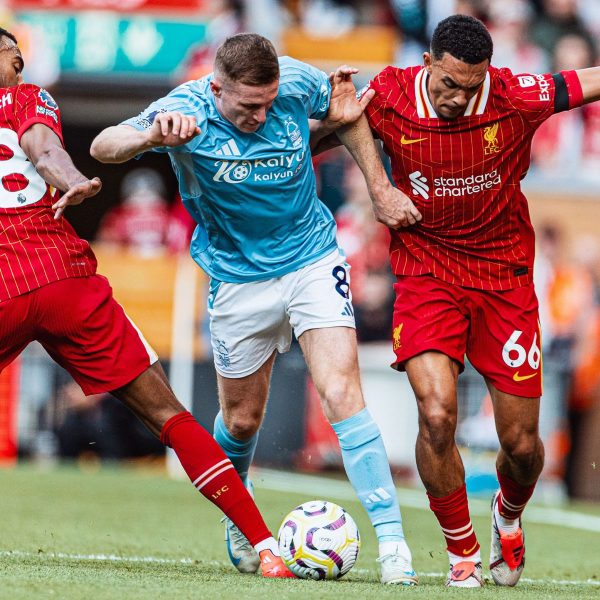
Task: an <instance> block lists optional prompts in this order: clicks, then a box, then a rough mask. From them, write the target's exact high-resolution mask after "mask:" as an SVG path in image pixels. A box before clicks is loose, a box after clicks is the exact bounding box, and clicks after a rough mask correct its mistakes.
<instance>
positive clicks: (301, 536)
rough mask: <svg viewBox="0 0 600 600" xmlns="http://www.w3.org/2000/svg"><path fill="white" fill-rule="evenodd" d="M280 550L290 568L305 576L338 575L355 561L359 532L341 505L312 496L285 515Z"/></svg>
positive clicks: (281, 529) (328, 577)
mask: <svg viewBox="0 0 600 600" xmlns="http://www.w3.org/2000/svg"><path fill="white" fill-rule="evenodd" d="M279 550H280V552H281V558H282V559H283V561H284V562H285V564H286V565H287V566H288V568H289V570H290V571H291V572H292V573H294V575H297V576H298V577H300V578H302V579H339V578H340V577H341V576H342V575H345V574H346V573H347V572H348V571H349V570H350V569H351V568H352V567H353V566H354V563H355V562H356V558H357V557H358V551H359V550H360V535H359V533H358V527H357V526H356V523H355V522H354V519H353V518H352V517H351V516H350V515H349V514H348V513H347V512H346V511H345V510H344V509H343V508H342V507H341V506H338V505H337V504H334V503H333V502H326V501H325V500H313V501H311V502H305V503H304V504H301V505H300V506H297V507H296V508H295V509H294V510H293V511H292V512H290V514H289V515H287V517H285V519H284V520H283V523H282V524H281V527H280V528H279Z"/></svg>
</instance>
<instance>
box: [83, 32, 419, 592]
mask: <svg viewBox="0 0 600 600" xmlns="http://www.w3.org/2000/svg"><path fill="white" fill-rule="evenodd" d="M353 73H356V70H355V69H351V68H349V67H340V68H339V69H338V70H337V71H336V73H335V74H332V76H331V77H329V78H328V76H327V75H326V74H325V73H323V72H321V71H319V70H317V69H315V68H313V67H311V66H309V65H307V64H304V63H301V62H298V61H296V60H293V59H291V58H288V57H283V58H280V59H278V58H277V54H276V52H275V49H274V48H273V46H272V44H271V43H270V42H269V41H268V40H267V39H265V38H263V37H261V36H259V35H256V34H239V35H236V36H233V37H231V38H229V39H227V40H226V41H225V42H224V43H223V45H222V46H221V47H220V48H219V50H218V52H217V55H216V59H215V68H214V73H213V74H211V75H208V76H207V77H205V78H203V79H200V80H197V81H190V82H187V83H185V84H183V85H180V86H179V87H177V88H176V89H174V90H173V91H172V92H171V93H169V94H168V95H167V96H166V97H164V98H161V99H160V100H157V101H156V102H154V103H152V104H151V105H150V106H149V107H148V108H147V109H146V110H145V111H144V112H142V113H141V114H140V115H139V116H138V117H134V118H131V119H129V120H127V121H125V122H124V123H122V124H120V125H117V126H114V127H109V128H107V129H105V130H104V131H102V132H101V133H100V134H99V135H98V137H97V138H96V139H95V140H94V142H93V144H92V148H91V153H92V156H94V157H95V158H97V159H98V160H100V161H102V162H107V163H120V162H124V161H126V160H129V159H131V158H133V157H135V156H137V155H140V154H142V153H143V152H146V151H154V152H166V153H168V154H169V158H170V159H171V162H172V165H173V169H174V171H175V174H176V175H177V179H178V181H179V190H180V193H181V197H182V200H183V203H184V205H185V206H186V208H187V210H188V211H189V212H190V214H191V215H192V216H193V217H194V219H195V220H196V222H197V223H198V226H197V228H196V231H195V234H194V238H193V240H192V245H191V254H192V257H193V258H194V260H195V261H196V262H197V263H198V265H200V267H201V268H202V269H203V270H204V271H206V273H208V275H209V276H210V293H209V298H208V310H209V313H210V318H211V340H212V346H213V350H214V358H215V367H216V370H217V378H218V388H219V401H220V404H221V411H220V412H219V414H218V416H217V418H216V420H215V427H214V435H215V438H216V440H217V441H218V442H219V444H220V445H221V446H222V448H223V449H224V450H225V452H226V454H227V455H228V456H229V457H230V459H231V461H232V462H233V464H234V465H235V467H236V469H237V471H238V473H239V474H240V476H241V477H242V479H243V480H244V481H245V482H247V485H250V484H249V482H248V480H247V475H248V469H249V467H250V464H251V462H252V458H253V455H254V450H255V448H256V443H257V439H258V430H259V428H260V425H261V423H262V420H263V416H264V413H265V408H266V403H267V397H268V391H269V381H270V377H271V371H272V368H273V363H274V360H275V356H276V353H277V352H286V351H287V350H288V349H289V347H290V343H291V339H292V331H294V332H295V334H296V336H297V338H298V341H299V343H300V346H301V348H302V352H303V354H304V357H305V360H306V362H307V365H308V368H309V370H310V373H311V376H312V379H313V381H314V383H315V386H316V388H317V390H318V391H319V394H320V396H321V399H322V404H323V409H324V411H325V414H326V416H327V418H328V419H329V421H330V422H331V424H332V426H333V429H334V430H335V432H336V434H337V436H338V439H339V442H340V447H341V450H342V457H343V461H344V466H345V469H346V472H347V474H348V477H349V479H350V481H351V483H352V485H353V486H354V489H355V490H356V493H357V495H358V497H359V499H360V501H361V502H362V504H363V506H364V507H365V509H366V511H367V513H368V515H369V517H370V519H371V522H372V523H373V526H374V528H375V532H376V535H377V538H378V541H379V559H378V561H379V562H380V566H381V581H382V582H383V583H397V584H405V585H413V584H416V583H417V577H416V574H415V572H414V570H413V568H412V558H411V553H410V550H409V548H408V545H407V544H406V541H405V539H404V532H403V529H402V521H401V516H400V509H399V506H398V501H397V498H396V491H395V488H394V484H393V481H392V477H391V473H390V468H389V464H388V460H387V456H386V452H385V448H384V445H383V441H382V439H381V434H380V431H379V428H378V426H377V425H376V424H375V422H374V421H373V419H372V418H371V415H370V414H369V411H368V410H367V408H365V403H364V400H363V395H362V391H361V386H360V380H359V371H358V359H357V349H356V335H355V324H354V315H353V310H352V301H351V293H350V267H349V265H348V264H347V263H346V261H345V258H344V255H343V254H342V252H341V250H340V249H339V248H338V246H337V242H336V237H335V235H336V226H335V221H334V219H333V217H332V215H331V213H330V211H329V210H328V209H327V208H326V207H325V206H324V205H323V204H322V203H321V202H320V200H319V198H318V197H317V193H316V184H315V176H314V171H313V168H312V163H311V152H310V145H309V143H310V125H309V119H318V120H325V123H326V127H327V126H330V127H331V129H334V128H337V127H338V126H340V125H346V124H349V123H351V122H353V121H355V120H356V119H357V118H358V117H359V116H360V115H361V114H362V110H363V109H364V106H366V103H367V102H368V100H369V99H370V98H369V97H368V96H367V97H365V98H364V99H363V100H361V101H358V100H357V99H356V97H355V90H354V86H353V84H352V81H351V75H352V74H353ZM361 102H362V104H361ZM341 131H343V129H342V130H341ZM340 137H341V138H344V135H343V133H342V134H340ZM349 144H351V142H349ZM350 150H351V152H352V153H353V155H354V156H355V158H357V160H359V158H361V159H362V160H359V164H361V163H362V164H361V168H363V172H365V169H369V170H371V173H370V175H371V177H370V180H371V181H372V180H373V179H377V178H375V177H373V170H376V171H377V174H378V175H381V177H380V178H379V179H380V184H378V187H377V189H371V190H370V191H371V195H372V197H373V200H374V203H375V208H376V210H379V211H380V212H381V211H384V212H385V211H386V207H387V208H389V207H390V206H392V205H393V204H394V201H395V196H394V194H395V192H396V190H395V188H393V187H392V186H391V185H390V184H389V182H388V180H387V177H385V174H384V171H383V167H382V166H381V163H380V162H379V161H378V159H377V162H375V161H374V160H372V156H371V157H370V159H369V160H366V157H365V156H361V149H360V148H358V149H357V148H350ZM390 210H392V209H390ZM227 544H228V549H229V554H230V557H231V560H232V562H233V564H234V565H235V566H236V567H237V568H238V570H240V571H242V572H256V571H257V569H258V566H259V559H258V556H257V555H256V552H255V551H254V549H253V548H252V546H250V544H248V541H247V540H246V539H245V538H244V536H243V535H242V534H241V532H240V531H239V530H238V529H237V528H236V527H235V526H234V525H233V523H231V522H228V523H227Z"/></svg>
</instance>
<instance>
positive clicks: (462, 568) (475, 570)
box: [446, 560, 483, 588]
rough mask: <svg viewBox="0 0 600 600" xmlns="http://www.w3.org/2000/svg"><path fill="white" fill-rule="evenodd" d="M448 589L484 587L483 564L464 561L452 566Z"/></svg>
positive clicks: (447, 580) (447, 583) (447, 584)
mask: <svg viewBox="0 0 600 600" xmlns="http://www.w3.org/2000/svg"><path fill="white" fill-rule="evenodd" d="M446 587H461V588H480V587H483V570H482V568H481V562H476V563H475V562H473V561H470V560H464V561H462V562H459V563H456V564H455V565H454V566H452V565H451V566H450V571H449V573H448V579H446Z"/></svg>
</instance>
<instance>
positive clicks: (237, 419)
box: [224, 414, 261, 440]
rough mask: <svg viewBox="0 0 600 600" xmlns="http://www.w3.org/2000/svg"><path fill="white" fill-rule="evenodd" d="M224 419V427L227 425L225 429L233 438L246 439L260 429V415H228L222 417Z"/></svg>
mask: <svg viewBox="0 0 600 600" xmlns="http://www.w3.org/2000/svg"><path fill="white" fill-rule="evenodd" d="M224 421H225V427H227V430H228V431H229V433H230V434H231V435H232V436H233V437H234V438H236V439H238V440H247V439H249V438H251V437H252V436H253V435H254V434H255V433H256V432H257V431H258V430H259V429H260V424H261V415H259V414H240V415H228V416H226V417H224Z"/></svg>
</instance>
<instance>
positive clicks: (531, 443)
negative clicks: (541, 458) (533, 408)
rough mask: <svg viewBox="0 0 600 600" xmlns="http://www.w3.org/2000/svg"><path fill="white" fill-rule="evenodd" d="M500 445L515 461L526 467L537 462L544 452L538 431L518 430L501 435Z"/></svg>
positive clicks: (514, 429)
mask: <svg viewBox="0 0 600 600" xmlns="http://www.w3.org/2000/svg"><path fill="white" fill-rule="evenodd" d="M500 445H501V447H502V450H504V452H505V453H506V454H507V455H508V456H509V457H510V458H511V459H512V460H513V461H515V462H516V463H518V464H521V465H524V466H526V465H528V464H530V463H532V462H535V461H536V460H537V457H538V454H540V452H541V451H542V442H541V440H540V438H539V435H538V433H537V431H527V430H522V429H518V428H513V429H512V430H511V431H510V432H508V433H504V434H502V435H500Z"/></svg>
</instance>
